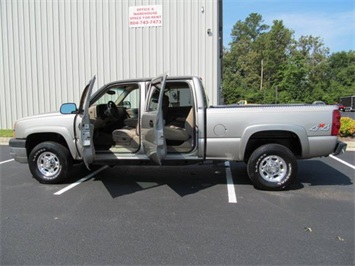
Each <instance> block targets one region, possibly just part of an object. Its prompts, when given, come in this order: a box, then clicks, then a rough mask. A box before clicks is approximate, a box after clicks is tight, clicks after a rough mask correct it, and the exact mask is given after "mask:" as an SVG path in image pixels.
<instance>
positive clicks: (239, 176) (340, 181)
mask: <svg viewBox="0 0 355 266" xmlns="http://www.w3.org/2000/svg"><path fill="white" fill-rule="evenodd" d="M231 169H232V176H233V179H234V183H235V185H252V183H251V181H250V179H249V177H248V175H247V166H246V164H244V163H233V164H232V167H231ZM306 184H307V186H348V185H352V184H353V182H352V180H351V178H350V177H348V176H347V175H344V174H343V173H341V172H340V171H338V170H337V169H335V168H333V167H331V166H329V165H328V164H326V163H324V162H321V161H317V160H299V161H298V175H297V177H296V179H295V180H294V182H293V183H292V184H291V185H290V186H289V187H288V188H287V189H286V191H289V190H299V189H302V188H304V187H305V185H306Z"/></svg>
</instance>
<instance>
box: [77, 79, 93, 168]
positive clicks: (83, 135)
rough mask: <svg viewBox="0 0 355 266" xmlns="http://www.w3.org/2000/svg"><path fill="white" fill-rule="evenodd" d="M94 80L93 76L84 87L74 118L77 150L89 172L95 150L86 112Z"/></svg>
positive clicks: (90, 125)
mask: <svg viewBox="0 0 355 266" xmlns="http://www.w3.org/2000/svg"><path fill="white" fill-rule="evenodd" d="M95 80H96V76H94V77H93V78H92V79H91V80H90V82H89V84H88V85H86V87H85V89H84V91H83V94H82V95H81V99H80V105H79V110H78V114H77V117H76V118H75V127H76V130H78V131H77V132H78V134H77V138H78V140H79V142H77V148H78V150H79V152H80V153H81V157H82V158H83V161H84V163H85V165H86V167H87V168H88V169H89V170H90V168H89V164H90V163H92V162H93V160H94V157H95V148H94V143H93V131H94V127H93V125H92V124H90V117H89V112H88V110H89V105H90V97H91V93H92V88H93V87H94V83H95Z"/></svg>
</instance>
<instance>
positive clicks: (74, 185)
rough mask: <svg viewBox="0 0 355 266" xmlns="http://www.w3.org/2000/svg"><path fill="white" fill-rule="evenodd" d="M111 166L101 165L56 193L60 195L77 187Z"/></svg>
mask: <svg viewBox="0 0 355 266" xmlns="http://www.w3.org/2000/svg"><path fill="white" fill-rule="evenodd" d="M108 167H109V166H107V165H105V166H103V167H101V168H100V169H98V170H96V171H95V172H92V173H91V174H89V175H88V176H85V177H83V178H82V179H80V180H78V181H76V182H75V183H73V184H71V185H69V186H67V187H65V188H63V189H61V190H59V191H57V192H56V193H54V195H56V196H58V195H62V194H63V193H64V192H66V191H68V190H70V189H72V188H73V187H76V186H77V185H80V184H81V183H83V182H85V181H86V180H89V179H91V178H93V177H94V176H95V175H96V174H98V173H100V172H101V171H103V170H105V169H106V168H108Z"/></svg>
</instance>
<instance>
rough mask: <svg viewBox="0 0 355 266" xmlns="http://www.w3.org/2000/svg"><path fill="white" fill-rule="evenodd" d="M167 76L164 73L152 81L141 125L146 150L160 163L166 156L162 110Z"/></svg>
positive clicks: (149, 155) (150, 156)
mask: <svg viewBox="0 0 355 266" xmlns="http://www.w3.org/2000/svg"><path fill="white" fill-rule="evenodd" d="M166 77H167V75H162V76H159V77H156V78H154V79H152V81H151V82H150V86H149V89H148V93H147V95H148V97H147V99H146V107H145V110H144V113H143V115H142V127H141V130H142V131H141V132H142V141H143V148H144V151H145V153H146V154H147V156H148V157H149V158H150V160H152V161H153V162H154V163H156V164H159V165H161V161H162V160H163V159H164V158H165V156H166V142H165V137H164V120H163V111H162V102H163V96H164V88H165V83H166Z"/></svg>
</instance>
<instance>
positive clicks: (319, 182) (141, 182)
mask: <svg viewBox="0 0 355 266" xmlns="http://www.w3.org/2000/svg"><path fill="white" fill-rule="evenodd" d="M98 168H100V167H95V168H93V169H92V170H93V171H94V170H95V169H98ZM231 172H232V177H233V182H234V184H235V185H236V186H237V187H238V186H243V185H246V186H248V187H250V186H253V184H252V182H251V181H250V179H249V177H248V175H247V167H246V164H244V163H240V162H238V163H235V162H234V163H231ZM88 174H90V171H88V170H87V169H86V168H85V166H84V165H77V166H75V169H74V174H73V175H72V176H73V177H72V178H70V179H69V180H67V182H65V183H73V182H75V181H77V180H79V179H80V178H83V177H85V176H86V175H88ZM94 179H95V181H97V182H98V181H99V182H102V183H103V184H104V186H105V188H106V189H107V191H108V192H109V193H110V195H111V196H112V198H117V197H120V196H124V195H129V194H133V193H137V192H142V191H146V190H149V189H158V188H159V187H162V186H169V187H170V188H171V189H172V190H173V191H174V192H175V193H176V194H178V195H179V196H180V197H184V196H187V195H191V194H194V193H198V192H200V191H202V190H205V189H208V188H211V187H213V186H216V185H226V172H225V167H224V164H223V163H221V164H217V165H215V164H207V165H206V164H204V165H188V166H116V167H113V168H108V169H106V170H104V171H102V172H100V173H99V174H97V175H96V176H95V177H94ZM349 185H353V182H352V180H351V178H350V177H349V176H347V175H345V174H343V173H341V172H340V171H338V170H337V169H335V168H333V167H331V166H329V165H328V164H326V163H324V162H322V161H317V160H300V161H298V175H297V177H296V179H295V181H294V182H293V183H292V184H291V185H290V186H289V187H288V188H287V189H286V191H292V190H300V189H303V188H304V187H305V186H308V187H309V186H349Z"/></svg>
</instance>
